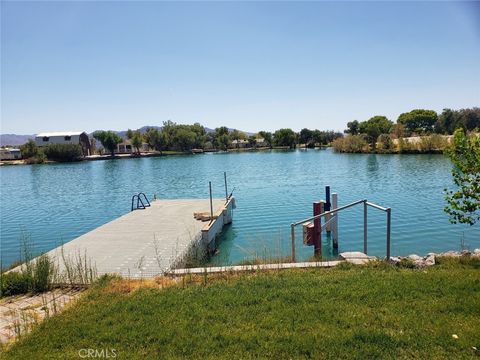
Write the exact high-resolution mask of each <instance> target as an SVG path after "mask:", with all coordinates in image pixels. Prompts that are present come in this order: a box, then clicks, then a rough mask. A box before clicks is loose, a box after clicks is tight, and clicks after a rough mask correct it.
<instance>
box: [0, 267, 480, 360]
mask: <svg viewBox="0 0 480 360" xmlns="http://www.w3.org/2000/svg"><path fill="white" fill-rule="evenodd" d="M119 281H120V280H118V279H117V280H115V279H113V280H112V279H102V280H101V281H99V283H98V284H97V285H96V286H95V287H93V288H92V289H90V290H89V291H88V293H87V294H85V296H84V297H83V298H82V299H81V300H80V301H79V302H78V303H77V304H76V305H75V306H73V307H71V308H70V309H68V310H66V311H65V312H63V313H62V314H60V315H57V316H55V317H52V318H50V319H48V320H46V321H45V322H43V323H42V324H40V325H39V326H38V327H37V328H36V329H35V330H34V331H33V332H32V333H31V334H30V335H28V336H26V337H24V338H23V339H21V340H20V341H18V342H17V343H16V344H14V345H13V346H12V347H11V348H10V349H9V350H8V351H7V352H6V353H4V354H3V358H5V359H31V358H32V359H52V358H54V359H55V358H58V359H64V358H66V359H70V358H80V356H79V350H80V349H98V350H101V349H115V354H116V358H117V359H153V358H179V359H180V358H225V359H245V358H274V359H288V358H315V359H349V358H359V359H364V358H371V359H377V358H387V359H412V358H414V359H458V358H465V359H469V358H480V352H479V351H477V350H475V349H474V348H473V347H476V348H478V349H479V350H480V261H479V260H475V261H473V260H471V261H466V262H465V263H464V264H460V263H458V262H455V261H449V262H446V263H444V264H442V265H438V266H434V267H431V268H428V269H425V270H416V269H398V268H394V267H393V266H390V265H386V264H377V265H370V266H368V267H353V268H352V267H348V266H343V267H340V268H335V269H308V270H284V271H278V272H270V273H267V272H256V273H245V274H241V275H230V276H226V275H221V276H216V277H214V276H213V275H210V276H209V277H208V278H204V277H202V276H201V277H198V278H184V280H181V281H179V282H178V283H177V284H176V285H174V286H170V287H167V288H164V289H152V288H141V289H139V290H135V291H130V292H129V291H122V286H119V285H118V283H119ZM453 334H456V335H458V339H454V338H453V337H452V335H453Z"/></svg>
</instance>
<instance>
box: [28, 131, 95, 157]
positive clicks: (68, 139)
mask: <svg viewBox="0 0 480 360" xmlns="http://www.w3.org/2000/svg"><path fill="white" fill-rule="evenodd" d="M35 143H36V144H37V146H40V147H42V146H47V145H50V144H80V145H81V146H82V149H83V153H84V154H85V155H90V154H91V150H92V146H91V144H90V139H89V138H88V134H87V133H86V132H84V131H66V132H45V133H40V134H37V135H36V136H35Z"/></svg>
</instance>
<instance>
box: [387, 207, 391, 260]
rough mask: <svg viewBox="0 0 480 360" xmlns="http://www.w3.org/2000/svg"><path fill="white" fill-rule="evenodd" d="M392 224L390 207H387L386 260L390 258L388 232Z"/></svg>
mask: <svg viewBox="0 0 480 360" xmlns="http://www.w3.org/2000/svg"><path fill="white" fill-rule="evenodd" d="M391 225H392V209H390V208H388V209H387V261H388V260H390V232H391Z"/></svg>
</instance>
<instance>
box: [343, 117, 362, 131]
mask: <svg viewBox="0 0 480 360" xmlns="http://www.w3.org/2000/svg"><path fill="white" fill-rule="evenodd" d="M359 126H360V123H359V122H358V120H353V121H350V122H348V123H347V129H346V130H345V133H347V134H350V135H358V132H359V130H360V129H359Z"/></svg>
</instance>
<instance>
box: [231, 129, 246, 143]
mask: <svg viewBox="0 0 480 360" xmlns="http://www.w3.org/2000/svg"><path fill="white" fill-rule="evenodd" d="M230 139H231V140H232V141H233V140H247V134H245V133H244V132H243V131H240V130H237V129H233V130H232V131H231V132H230Z"/></svg>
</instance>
